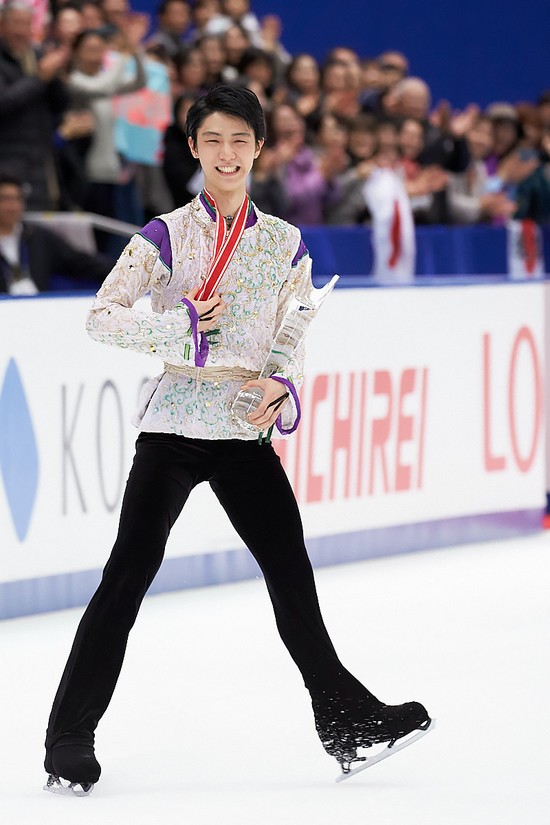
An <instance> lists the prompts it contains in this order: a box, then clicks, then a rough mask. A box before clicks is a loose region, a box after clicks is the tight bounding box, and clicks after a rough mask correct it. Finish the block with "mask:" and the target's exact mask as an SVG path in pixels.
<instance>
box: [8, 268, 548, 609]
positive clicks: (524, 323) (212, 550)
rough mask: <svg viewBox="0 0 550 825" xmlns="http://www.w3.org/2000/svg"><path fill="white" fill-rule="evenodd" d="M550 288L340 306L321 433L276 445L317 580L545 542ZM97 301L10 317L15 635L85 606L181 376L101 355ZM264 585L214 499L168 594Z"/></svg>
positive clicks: (306, 403)
mask: <svg viewBox="0 0 550 825" xmlns="http://www.w3.org/2000/svg"><path fill="white" fill-rule="evenodd" d="M548 289H549V287H548V286H547V285H545V284H544V283H542V282H529V283H501V284H482V283H472V284H471V285H460V286H449V285H446V286H442V287H436V286H425V287H423V288H415V287H403V288H378V289H367V288H357V289H338V290H336V292H335V293H334V294H333V295H332V296H331V298H330V300H329V301H327V304H326V305H325V306H324V307H323V309H322V311H321V313H320V315H319V317H318V318H317V319H316V320H315V322H314V324H313V325H312V328H311V330H310V334H309V339H308V357H307V363H306V371H305V382H304V387H303V391H302V401H303V407H304V418H303V421H302V423H301V425H300V428H299V429H298V431H297V433H296V434H295V436H293V437H291V438H289V439H287V440H278V441H276V442H275V444H276V448H277V450H278V452H279V454H280V455H281V457H282V460H283V462H284V464H285V466H286V468H287V471H288V474H289V477H290V479H291V482H292V484H293V487H294V489H295V492H296V495H297V498H298V501H299V503H300V507H301V511H302V514H303V519H304V527H305V533H306V537H307V542H308V547H309V549H310V553H311V556H312V560H313V562H314V564H315V565H316V566H320V565H327V564H335V563H340V562H349V561H354V560H359V559H365V558H370V557H373V556H380V555H388V554H393V553H399V552H409V551H413V550H419V549H426V548H430V547H441V546H444V545H453V544H457V543H460V542H467V541H478V540H484V539H497V538H502V537H507V536H513V535H517V534H521V533H526V532H528V531H532V530H538V529H540V526H541V519H542V514H543V510H544V505H545V490H546V479H545V472H546V462H545V459H546V452H545V438H544V429H545V428H544V382H545V376H544V347H545V344H544V336H545V294H544V293H545V290H547V291H548ZM547 298H548V295H547ZM89 304H90V297H89V296H86V297H83V296H71V297H69V296H66V297H38V298H34V299H4V300H1V301H0V329H1V330H2V336H1V343H0V479H1V481H0V618H8V617H13V616H18V615H24V614H28V613H36V612H42V611H48V610H55V609H60V608H65V607H71V606H75V605H80V604H83V603H85V602H86V601H87V600H88V599H89V597H90V595H91V593H92V592H93V590H94V588H95V586H96V585H97V582H98V581H99V577H100V571H101V568H102V566H103V565H104V563H105V561H106V559H107V556H108V554H109V551H110V547H111V545H112V543H113V540H114V536H115V533H116V528H117V522H118V511H119V507H120V502H121V496H122V492H123V488H124V484H125V480H126V477H127V473H128V470H129V466H130V463H131V458H132V452H133V442H134V440H135V437H136V431H135V430H134V429H133V428H132V426H131V425H130V424H129V420H130V418H131V414H132V411H133V408H134V407H135V405H136V403H137V397H138V394H139V390H140V388H141V386H142V384H143V382H144V381H145V380H147V379H148V378H149V377H150V376H152V375H153V374H155V373H157V372H159V371H160V370H161V369H162V364H160V363H159V362H157V361H156V360H153V359H152V358H150V357H148V356H145V355H143V356H142V355H138V354H135V353H131V352H124V351H122V350H118V349H116V348H110V347H105V346H98V345H97V344H96V343H94V342H93V341H92V340H90V339H89V338H88V337H87V336H86V334H85V332H84V321H85V316H86V312H87V309H88V307H89ZM549 305H550V299H549ZM270 516H272V514H271V513H266V521H267V519H268V518H269V517H270ZM258 575H259V570H258V568H257V567H256V565H255V563H254V562H253V560H252V559H251V557H250V555H249V553H248V552H247V551H246V550H245V549H244V548H243V546H242V544H241V542H240V540H239V539H238V537H237V535H236V534H235V533H234V531H233V528H232V527H231V525H230V524H229V522H228V520H227V518H226V516H225V514H224V513H223V511H222V510H221V508H220V506H219V505H218V503H217V501H216V500H215V498H214V497H213V495H212V493H211V491H210V489H209V488H208V487H207V485H202V486H201V487H199V488H198V489H196V490H195V491H194V492H193V494H192V496H191V499H190V501H189V502H188V505H187V506H186V508H185V510H184V512H183V514H182V516H181V517H180V519H179V521H178V523H177V525H176V527H175V528H174V530H173V533H172V535H171V537H170V540H169V544H168V548H167V554H166V559H165V562H164V564H163V566H162V568H161V571H160V572H159V574H158V576H157V579H156V580H155V582H154V584H153V587H152V589H151V592H160V591H166V590H174V589H181V588H186V587H196V586H201V585H210V584H215V583H221V582H228V581H235V580H238V579H244V578H249V577H254V576H258Z"/></svg>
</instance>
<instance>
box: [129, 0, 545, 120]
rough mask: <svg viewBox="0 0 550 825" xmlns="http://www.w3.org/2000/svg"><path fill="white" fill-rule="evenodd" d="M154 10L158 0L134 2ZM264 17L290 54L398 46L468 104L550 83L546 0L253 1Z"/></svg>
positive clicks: (441, 90) (442, 91) (523, 95)
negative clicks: (276, 19) (276, 20)
mask: <svg viewBox="0 0 550 825" xmlns="http://www.w3.org/2000/svg"><path fill="white" fill-rule="evenodd" d="M132 6H133V7H134V8H136V9H142V10H147V11H149V12H150V13H152V14H154V11H155V9H156V8H157V6H158V3H157V2H156V0H155V1H154V2H153V0H132ZM251 6H252V8H253V10H254V11H255V12H256V14H257V15H258V16H259V17H262V16H264V15H265V14H271V13H275V14H278V15H279V16H280V17H281V19H282V21H283V24H284V32H283V37H282V40H283V43H284V44H285V46H286V48H287V49H288V50H289V51H290V52H291V54H298V53H299V52H309V53H311V54H313V55H315V56H316V57H317V58H318V59H319V60H322V59H323V58H324V56H325V54H326V53H327V51H328V50H329V49H330V48H332V47H333V46H339V45H347V46H351V47H352V48H354V49H356V51H357V52H358V53H359V54H360V55H361V57H374V56H376V55H378V54H380V53H381V52H382V51H385V50H387V49H398V50H399V51H402V52H404V53H405V54H406V55H407V56H408V57H409V60H410V64H411V74H414V75H419V76H420V77H423V78H424V79H425V80H426V81H427V82H428V83H429V84H430V87H431V89H432V92H433V96H434V99H435V100H441V99H445V100H449V101H450V102H451V105H453V106H457V107H463V106H465V105H466V104H468V103H470V102H477V103H479V104H480V105H481V106H486V105H487V104H488V103H491V102H492V101H496V100H509V101H512V102H515V101H519V100H533V99H534V98H535V97H536V96H537V95H538V94H539V93H540V92H541V91H542V89H543V88H548V87H549V86H550V83H549V80H548V78H549V77H550V51H549V49H548V36H547V28H546V26H545V25H544V22H545V21H546V20H547V18H548V4H547V3H546V2H545V0H527V2H525V3H522V5H521V6H518V4H517V2H515V0H501V2H500V3H499V4H498V6H495V5H494V4H493V3H491V2H489V0H481V2H480V0H462V2H461V3H456V2H451V0H443V2H440V3H434V2H433V0H386V2H384V3H374V2H364V0H346V2H345V3H344V4H343V5H337V4H336V3H334V2H326V0H325V2H322V3H319V2H316V0H303V1H302V2H301V3H296V2H294V0H277V2H274V0H252V3H251Z"/></svg>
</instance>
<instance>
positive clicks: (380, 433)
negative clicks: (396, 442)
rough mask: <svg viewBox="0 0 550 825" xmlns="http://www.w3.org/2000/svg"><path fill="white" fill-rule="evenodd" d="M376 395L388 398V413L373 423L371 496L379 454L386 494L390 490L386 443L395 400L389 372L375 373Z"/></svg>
mask: <svg viewBox="0 0 550 825" xmlns="http://www.w3.org/2000/svg"><path fill="white" fill-rule="evenodd" d="M374 395H382V396H385V397H386V398H387V411H386V415H385V416H384V417H383V418H374V419H373V421H372V438H371V453H370V473H369V474H370V480H369V495H372V493H373V491H374V465H375V462H376V454H377V453H379V454H380V463H381V465H382V479H383V489H384V492H385V493H387V492H388V489H389V482H388V467H387V461H386V442H387V440H388V438H389V435H390V431H391V419H392V408H393V403H392V401H393V398H392V386H391V376H390V373H389V372H388V371H387V370H377V371H376V372H375V373H374Z"/></svg>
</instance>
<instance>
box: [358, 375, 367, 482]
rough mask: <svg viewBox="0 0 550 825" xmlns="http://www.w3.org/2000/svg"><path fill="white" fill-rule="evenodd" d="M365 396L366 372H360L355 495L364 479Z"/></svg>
mask: <svg viewBox="0 0 550 825" xmlns="http://www.w3.org/2000/svg"><path fill="white" fill-rule="evenodd" d="M366 397H367V373H366V372H362V373H361V392H360V398H361V400H360V402H359V433H358V444H357V478H356V481H357V485H356V493H355V495H356V496H360V495H361V494H362V492H363V479H364V472H363V470H364V463H363V449H364V446H365V429H366V422H365V411H366Z"/></svg>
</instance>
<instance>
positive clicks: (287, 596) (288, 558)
mask: <svg viewBox="0 0 550 825" xmlns="http://www.w3.org/2000/svg"><path fill="white" fill-rule="evenodd" d="M201 481H208V482H209V483H210V486H211V487H212V490H213V491H214V493H215V494H216V496H217V497H218V499H219V501H220V503H221V504H222V506H223V507H224V509H225V510H226V512H227V514H228V516H229V518H230V519H231V522H232V524H233V526H234V527H235V529H236V530H237V532H238V533H239V535H240V536H241V538H242V540H243V541H244V543H245V544H246V545H247V546H248V548H249V549H250V551H251V552H252V554H253V555H254V558H255V559H256V561H257V562H258V564H259V565H260V567H261V569H262V572H263V574H264V577H265V581H266V584H267V588H268V591H269V595H270V597H271V601H272V603H273V609H274V611H275V618H276V621H277V627H278V630H279V633H280V635H281V638H282V640H283V642H284V643H285V645H286V647H287V648H288V651H289V653H290V655H291V656H292V658H293V659H294V661H295V662H296V664H297V666H298V668H299V669H300V671H301V674H302V676H303V679H304V682H305V685H306V687H307V688H308V690H309V692H310V694H311V696H312V698H316V697H322V696H325V697H330V696H331V695H340V696H347V697H349V698H365V697H368V696H370V694H369V693H368V691H367V690H366V688H364V687H363V685H361V683H360V682H358V681H357V679H355V677H353V676H352V675H351V674H350V673H349V672H348V671H347V670H346V669H345V668H344V667H343V666H342V664H341V663H340V661H339V660H338V657H337V655H336V652H335V650H334V647H333V645H332V642H331V641H330V638H329V636H328V633H327V631H326V628H325V625H324V623H323V619H322V617H321V613H320V610H319V604H318V601H317V594H316V590H315V583H314V579H313V571H312V568H311V564H310V561H309V559H308V556H307V552H306V548H305V545H304V538H303V531H302V524H301V519H300V514H299V511H298V506H297V504H296V500H295V498H294V494H293V492H292V489H291V487H290V484H289V482H288V479H287V477H286V475H285V472H284V470H283V468H282V466H281V463H280V461H279V458H278V456H277V454H276V453H275V452H274V450H273V448H272V447H271V445H267V444H262V445H259V444H258V443H257V442H256V441H237V440H235V441H206V440H199V439H189V438H185V437H182V436H177V435H169V434H164V433H141V434H140V435H139V437H138V440H137V449H136V455H135V458H134V463H133V466H132V469H131V472H130V476H129V479H128V483H127V487H126V492H125V495H124V500H123V503H122V512H121V517H120V526H119V532H118V536H117V540H116V543H115V545H114V547H113V551H112V554H111V557H110V559H109V561H108V562H107V565H106V567H105V570H104V573H103V578H102V581H101V584H100V585H99V588H98V590H97V591H96V593H95V595H94V596H93V598H92V600H91V602H90V604H89V606H88V608H87V610H86V612H85V613H84V616H83V618H82V621H81V622H80V625H79V627H78V631H77V634H76V638H75V641H74V644H73V647H72V650H71V653H70V656H69V660H68V662H67V665H66V668H65V671H64V673H63V676H62V679H61V683H60V686H59V689H58V691H57V695H56V697H55V700H54V704H53V708H52V712H51V715H50V720H49V725H48V731H47V737H46V747H47V748H52V747H54V746H55V745H56V744H57V743H58V742H60V740H62V741H63V743H65V744H69V743H83V744H89V743H93V741H94V731H95V728H96V726H97V724H98V722H99V720H100V719H101V717H102V716H103V714H104V712H105V710H106V709H107V706H108V704H109V702H110V699H111V696H112V694H113V691H114V689H115V685H116V682H117V679H118V676H119V673H120V669H121V667H122V661H123V658H124V653H125V649H126V643H127V639H128V634H129V632H130V630H131V628H132V625H133V624H134V621H135V619H136V616H137V613H138V610H139V607H140V605H141V602H142V599H143V597H144V596H145V593H146V591H147V589H148V587H149V585H150V584H151V582H152V581H153V578H154V576H155V574H156V572H157V570H158V569H159V567H160V564H161V562H162V558H163V555H164V548H165V545H166V541H167V539H168V535H169V533H170V529H171V527H172V525H173V524H174V522H175V521H176V519H177V517H178V515H179V514H180V512H181V509H182V507H183V505H184V504H185V502H186V500H187V497H188V496H189V493H190V492H191V490H192V489H193V487H194V486H195V485H196V484H199V483H200V482H201ZM204 529H205V530H207V529H208V516H207V515H205V522H204Z"/></svg>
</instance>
